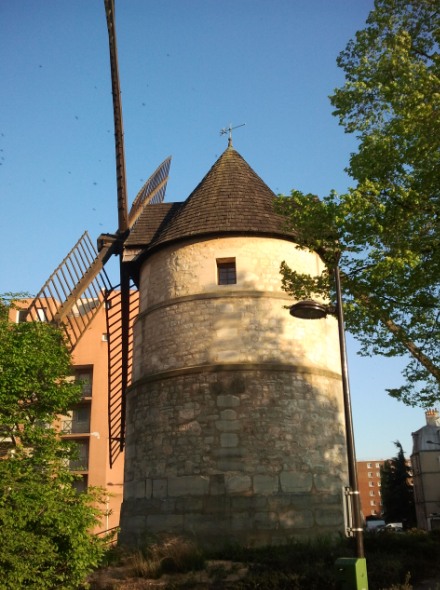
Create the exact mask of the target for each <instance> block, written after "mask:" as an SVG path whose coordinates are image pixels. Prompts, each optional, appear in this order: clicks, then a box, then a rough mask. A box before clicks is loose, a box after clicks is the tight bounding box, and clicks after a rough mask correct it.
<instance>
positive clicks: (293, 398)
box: [121, 147, 347, 544]
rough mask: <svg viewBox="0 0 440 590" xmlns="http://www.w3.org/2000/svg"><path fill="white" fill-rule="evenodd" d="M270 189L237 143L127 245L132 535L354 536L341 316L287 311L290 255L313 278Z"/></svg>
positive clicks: (250, 539)
mask: <svg viewBox="0 0 440 590" xmlns="http://www.w3.org/2000/svg"><path fill="white" fill-rule="evenodd" d="M274 197H275V195H274V194H273V193H272V191H270V189H269V188H268V187H267V186H266V185H265V184H264V183H263V181H262V180H261V179H260V178H259V177H258V176H257V175H256V174H255V172H254V171H253V170H252V169H251V168H250V167H249V165H248V164H247V163H246V162H245V161H244V160H243V159H242V158H241V156H240V155H239V154H238V153H237V152H236V151H235V150H234V149H233V148H232V147H229V148H228V149H227V150H226V151H225V152H224V153H223V155H222V156H221V157H220V158H219V160H218V161H217V162H216V164H215V165H214V166H213V168H212V169H211V171H210V172H209V173H208V174H207V175H206V176H205V178H204V179H203V181H202V182H201V183H200V184H199V185H198V187H197V188H196V189H195V190H194V191H193V193H192V194H191V195H190V197H188V199H187V200H186V201H185V202H184V203H174V204H173V203H169V204H157V205H151V206H149V207H147V208H146V210H145V212H144V214H143V216H142V217H141V218H140V219H139V221H138V223H137V224H136V226H135V227H134V228H133V230H132V232H131V234H130V236H129V238H128V240H127V242H126V243H125V260H126V261H127V262H128V261H131V262H130V264H131V272H132V276H133V277H134V278H135V280H137V283H138V285H139V290H140V312H139V316H138V318H137V320H136V322H135V327H134V373H133V380H132V385H131V387H130V388H129V391H128V395H127V401H128V407H127V432H126V453H125V483H124V501H123V507H122V512H121V541H122V542H123V543H135V542H137V541H138V540H140V539H141V538H142V537H143V535H145V533H146V532H148V533H157V532H161V531H166V532H172V533H178V534H182V533H186V534H192V535H195V536H196V538H197V539H199V540H203V541H204V542H208V543H214V544H219V543H223V542H227V541H229V542H231V541H232V542H234V541H235V542H242V543H245V544H265V543H281V542H283V541H286V540H287V539H290V538H292V536H298V537H301V536H304V537H312V536H316V535H322V534H325V533H337V532H340V531H342V530H343V528H344V524H343V508H342V493H341V490H342V487H343V485H346V484H347V469H346V448H345V423H344V414H343V403H342V389H341V374H340V357H339V348H338V334H337V324H336V320H335V318H332V317H328V318H327V319H325V320H320V321H316V322H310V321H306V320H299V319H294V318H292V317H291V316H290V315H289V313H288V309H286V306H289V305H291V304H292V300H291V299H289V297H287V296H286V294H285V293H284V292H283V291H282V289H281V276H280V272H279V269H280V264H281V262H282V261H283V260H286V261H287V262H288V263H289V265H290V266H291V267H292V268H294V269H296V270H298V271H299V272H307V273H311V274H318V273H319V272H321V270H322V269H323V264H322V261H321V260H320V258H319V256H318V255H316V254H313V253H311V252H308V251H304V250H299V249H298V248H297V246H296V243H295V236H294V234H293V232H291V231H288V230H286V229H285V225H284V220H283V219H282V218H280V217H279V216H278V215H277V214H275V212H274V210H273V202H274Z"/></svg>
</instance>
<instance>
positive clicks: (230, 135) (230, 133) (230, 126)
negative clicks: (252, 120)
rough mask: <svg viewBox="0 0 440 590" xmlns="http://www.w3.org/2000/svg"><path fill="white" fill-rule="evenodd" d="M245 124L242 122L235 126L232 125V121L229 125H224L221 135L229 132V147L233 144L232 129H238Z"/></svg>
mask: <svg viewBox="0 0 440 590" xmlns="http://www.w3.org/2000/svg"><path fill="white" fill-rule="evenodd" d="M245 125H246V123H242V124H241V125H235V127H232V123H229V127H224V128H223V129H221V130H220V135H226V133H229V137H228V147H230V146H231V145H232V130H233V129H238V127H244V126H245Z"/></svg>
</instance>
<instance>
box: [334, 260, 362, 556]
mask: <svg viewBox="0 0 440 590" xmlns="http://www.w3.org/2000/svg"><path fill="white" fill-rule="evenodd" d="M335 287H336V316H337V319H338V331H339V348H340V353H341V372H342V391H343V397H344V413H345V435H346V443H347V460H348V481H349V484H350V488H351V494H352V498H353V504H352V506H353V517H354V518H353V520H354V523H353V524H354V530H353V532H354V534H355V538H356V555H357V557H361V558H364V557H365V552H364V536H363V528H362V521H361V503H360V496H359V486H358V477H357V469H356V451H355V443H354V430H353V416H352V411H351V396H350V385H349V381H348V363H347V346H346V341H345V326H344V310H343V307H342V291H341V276H340V272H339V266H338V265H337V266H336V268H335Z"/></svg>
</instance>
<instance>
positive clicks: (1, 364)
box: [0, 297, 103, 590]
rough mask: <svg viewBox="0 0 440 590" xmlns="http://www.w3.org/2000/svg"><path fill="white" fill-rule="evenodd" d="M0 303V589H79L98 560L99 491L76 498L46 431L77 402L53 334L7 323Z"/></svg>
mask: <svg viewBox="0 0 440 590" xmlns="http://www.w3.org/2000/svg"><path fill="white" fill-rule="evenodd" d="M9 311H10V304H9V302H8V301H7V299H6V298H4V297H3V298H0V437H1V438H0V440H1V447H0V449H1V452H0V530H1V532H2V542H1V544H0V571H1V576H0V588H1V590H9V589H11V590H12V589H14V590H16V589H17V588H22V587H26V588H28V587H29V588H35V589H37V588H38V590H42V589H49V588H61V589H74V588H78V587H79V585H80V583H81V582H82V581H83V580H84V577H85V575H86V574H87V572H88V571H90V569H91V568H92V567H94V566H95V565H97V563H98V561H99V559H100V556H101V555H102V553H103V544H102V541H99V540H98V539H97V538H96V537H94V536H93V535H91V534H90V533H89V531H90V529H91V528H92V527H93V526H94V525H95V524H97V522H98V516H99V514H100V512H99V510H98V508H97V505H98V504H97V503H99V501H100V494H99V492H98V491H91V492H90V493H85V494H79V493H77V492H76V490H75V488H74V486H73V482H74V476H73V475H72V473H71V472H70V471H69V467H68V462H69V459H71V458H72V457H73V456H74V449H73V448H72V445H69V444H67V442H66V441H63V440H61V439H60V438H59V437H58V435H57V433H56V431H55V429H54V428H53V427H52V425H53V423H54V420H55V419H56V417H57V415H58V414H66V413H67V411H68V409H69V407H71V406H72V404H73V403H75V402H77V401H78V400H79V398H80V389H79V387H78V385H77V384H75V383H74V382H73V381H72V380H71V379H69V378H68V377H69V375H70V357H69V353H68V351H67V348H66V347H65V345H64V342H63V339H62V336H61V334H60V332H59V331H58V330H57V329H56V328H54V327H53V326H50V325H48V324H45V323H40V322H23V323H14V322H11V321H9V319H8V315H9Z"/></svg>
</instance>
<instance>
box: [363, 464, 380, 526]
mask: <svg viewBox="0 0 440 590" xmlns="http://www.w3.org/2000/svg"><path fill="white" fill-rule="evenodd" d="M384 463H385V460H384V459H369V460H367V461H357V470H358V485H359V494H360V498H361V510H362V515H363V517H364V518H366V517H367V516H378V517H379V516H381V514H382V496H381V489H380V488H381V477H380V470H381V468H382V466H383V465H384Z"/></svg>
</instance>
